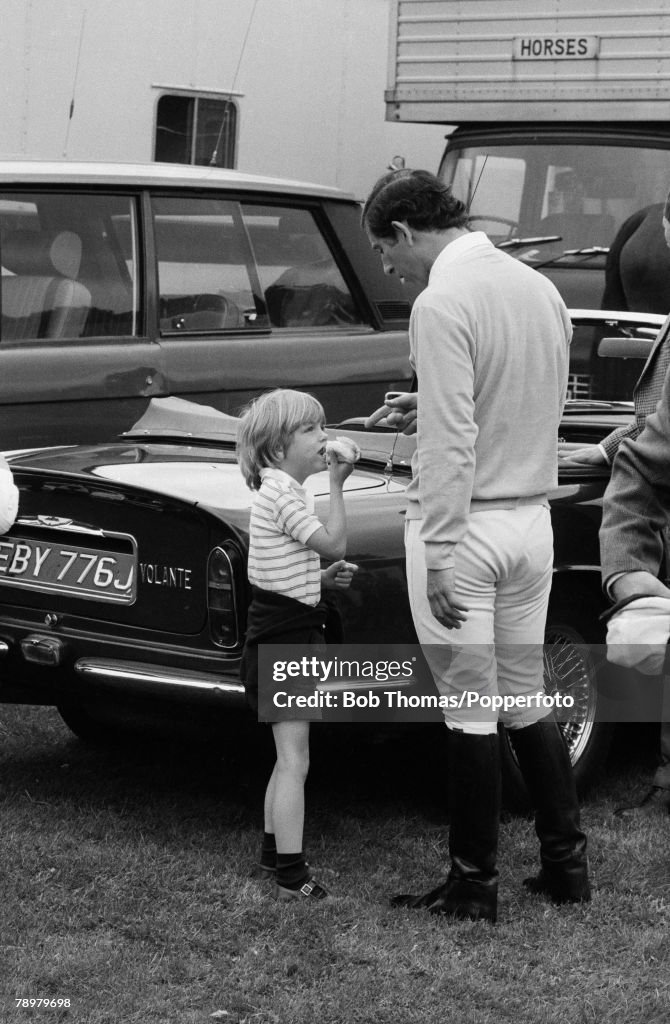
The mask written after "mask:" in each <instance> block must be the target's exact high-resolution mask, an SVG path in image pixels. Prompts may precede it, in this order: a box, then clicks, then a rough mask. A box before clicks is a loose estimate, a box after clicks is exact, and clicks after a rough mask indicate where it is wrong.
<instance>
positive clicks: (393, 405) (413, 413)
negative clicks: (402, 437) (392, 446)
mask: <svg viewBox="0 0 670 1024" xmlns="http://www.w3.org/2000/svg"><path fill="white" fill-rule="evenodd" d="M417 404H418V396H417V393H416V391H406V392H405V393H404V394H402V395H398V397H397V398H393V399H391V400H390V401H388V402H387V403H386V404H385V405H382V406H380V407H379V409H375V411H374V412H373V413H372V414H371V415H370V416H368V418H367V419H366V421H365V424H364V426H365V429H366V430H372V428H373V427H375V426H376V425H377V424H378V423H379V421H380V420H384V419H385V420H386V424H387V426H389V427H394V428H395V429H396V430H399V431H401V432H402V433H403V434H415V433H416V417H417Z"/></svg>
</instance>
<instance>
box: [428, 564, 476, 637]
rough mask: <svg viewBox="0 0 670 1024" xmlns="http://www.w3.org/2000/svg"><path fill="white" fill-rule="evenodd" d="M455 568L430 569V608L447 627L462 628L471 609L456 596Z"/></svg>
mask: <svg viewBox="0 0 670 1024" xmlns="http://www.w3.org/2000/svg"><path fill="white" fill-rule="evenodd" d="M455 575H456V570H455V569H429V570H428V586H427V590H426V592H427V594H428V602H429V604H430V610H431V612H432V613H433V615H434V616H435V618H436V619H437V621H438V622H441V623H442V625H443V626H446V627H447V629H460V628H461V623H462V622H465V620H466V619H467V614H466V613H467V612H468V611H469V610H470V609H469V608H468V607H467V606H466V605H464V604H462V603H461V602H460V601H459V600H458V598H457V597H456V587H455Z"/></svg>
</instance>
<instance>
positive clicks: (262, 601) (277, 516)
mask: <svg viewBox="0 0 670 1024" xmlns="http://www.w3.org/2000/svg"><path fill="white" fill-rule="evenodd" d="M324 424H325V414H324V411H323V407H322V406H321V404H320V403H319V402H318V401H317V400H316V399H315V398H314V397H313V396H312V395H309V394H304V393H303V392H300V391H291V390H287V389H277V390H275V391H270V392H267V393H266V394H264V395H261V396H260V397H259V398H257V399H255V400H254V401H253V402H251V404H250V405H249V406H247V408H246V410H245V411H244V412H243V414H242V417H241V422H240V428H239V433H238V442H237V453H238V460H239V464H240V468H241V470H242V474H243V476H244V478H245V480H246V482H247V484H248V485H249V487H250V488H251V489H252V490H254V491H256V498H255V500H254V503H253V506H252V510H251V520H250V526H249V563H248V573H249V582H250V584H251V588H252V600H251V603H250V606H249V611H248V626H247V636H246V642H245V649H244V653H243V659H242V673H241V674H242V678H243V680H244V684H245V690H246V694H247V700H248V702H249V704H250V706H251V708H252V709H253V710H254V711H255V712H258V683H259V680H258V671H259V670H258V645H259V644H262V643H271V644H301V645H304V644H308V645H310V646H312V647H315V648H316V649H321V648H322V647H323V645H324V642H325V639H324V638H325V627H326V622H327V619H328V614H329V608H328V605H327V603H326V602H325V601H323V600H322V590H326V589H337V588H342V589H346V588H347V587H348V586H349V585H350V583H351V580H352V577H353V574H354V573H355V572H356V570H357V568H358V567H357V566H356V565H354V564H353V563H351V562H346V561H345V560H344V554H345V550H346V513H345V508H344V497H343V493H342V488H343V485H344V481H345V480H346V479H347V477H348V476H349V475H350V473H351V471H352V469H353V464H352V463H351V462H344V461H342V462H341V461H338V459H337V458H335V457H333V456H332V455H331V456H328V461H327V455H326V442H327V440H328V435H327V434H326V432H325V430H324ZM326 468H328V470H329V473H330V510H329V515H328V521H327V522H326V523H322V522H321V521H320V520H319V519H318V518H317V517H316V516H315V515H314V511H313V507H314V506H313V500H311V499H310V498H309V496H308V494H307V492H306V491H305V489H304V487H303V484H304V482H305V480H306V479H307V477H309V476H311V475H312V474H313V473H319V472H321V471H322V470H325V469H326ZM320 557H324V558H329V559H335V561H334V562H333V563H332V564H331V565H329V566H328V568H327V569H324V570H322V569H321V562H320ZM286 685H287V688H289V689H290V684H286ZM309 724H310V723H309V721H305V720H296V721H275V722H272V732H273V736H274V742H275V747H276V752H277V760H276V763H275V766H274V769H273V771H272V775H271V776H270V781H269V783H268V786H267V790H266V794H265V805H264V817H265V826H264V829H265V830H264V836H263V842H262V846H261V853H260V860H259V867H260V871H261V874H263V875H265V876H266V877H274V879H275V896H276V897H277V899H282V900H291V899H307V900H322V899H324V898H325V897H326V896H327V895H328V893H327V891H326V889H325V888H324V887H323V886H322V885H320V884H319V883H318V882H317V881H316V880H315V879H314V878H312V877H310V872H309V866H308V864H307V862H306V860H305V854H304V851H303V826H304V816H305V792H304V787H305V779H306V777H307V771H308V768H309Z"/></svg>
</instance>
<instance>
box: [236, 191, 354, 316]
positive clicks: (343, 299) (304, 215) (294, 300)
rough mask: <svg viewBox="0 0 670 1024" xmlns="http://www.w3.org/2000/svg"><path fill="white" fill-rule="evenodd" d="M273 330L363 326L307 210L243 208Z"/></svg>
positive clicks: (251, 206)
mask: <svg viewBox="0 0 670 1024" xmlns="http://www.w3.org/2000/svg"><path fill="white" fill-rule="evenodd" d="M242 213H243V216H244V223H245V225H246V228H247V230H248V232H249V237H250V239H251V243H252V245H253V249H254V256H255V259H256V266H257V268H258V275H259V277H260V281H261V285H262V288H263V293H264V296H265V302H266V305H267V311H268V315H269V317H270V322H271V323H272V325H273V327H291V328H296V327H340V326H345V327H348V326H350V325H351V324H362V323H363V322H364V320H363V317H362V315H361V313H360V310H359V309H358V308H357V305H356V303H355V301H354V298H353V296H352V294H351V292H350V290H349V288H348V287H347V284H346V282H345V280H344V278H343V276H342V273H341V272H340V270H339V268H338V266H337V264H336V262H335V260H334V258H333V255H332V253H331V251H330V249H329V247H328V245H327V243H326V240H325V238H324V237H323V235H322V233H321V230H320V228H319V226H318V224H317V222H316V220H315V218H314V215H313V214H312V212H311V211H310V210H306V209H296V208H291V207H282V206H261V205H255V204H252V203H243V204H242Z"/></svg>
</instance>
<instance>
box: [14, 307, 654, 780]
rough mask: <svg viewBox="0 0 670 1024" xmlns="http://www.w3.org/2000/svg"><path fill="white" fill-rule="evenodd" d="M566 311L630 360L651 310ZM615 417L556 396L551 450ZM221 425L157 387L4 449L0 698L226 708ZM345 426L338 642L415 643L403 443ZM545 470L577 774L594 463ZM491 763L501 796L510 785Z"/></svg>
mask: <svg viewBox="0 0 670 1024" xmlns="http://www.w3.org/2000/svg"><path fill="white" fill-rule="evenodd" d="M656 319H657V320H659V319H660V318H656ZM574 320H575V324H576V335H575V336H576V344H577V345H578V346H579V345H581V344H583V343H584V342H583V338H582V336H584V337H586V338H587V339H590V338H591V337H592V335H593V332H594V331H596V332H598V333H599V334H602V333H603V331H604V330H605V331H606V332H607V333H608V334H609V335H611V337H610V338H609V339H606V340H605V341H602V342H601V349H604V348H607V347H608V346H609V347H610V348H614V349H615V350H617V349H618V347H619V346H621V345H622V344H623V345H628V346H630V345H633V347H635V346H638V347H640V349H641V351H640V352H639V353H638V354H642V350H644V349H646V348H648V346H649V342H648V340H646V339H647V334H646V333H645V332H648V331H650V330H651V329H652V326H653V318H649V317H647V318H644V317H643V318H639V317H637V318H635V317H632V316H628V315H626V316H622V317H621V319H620V320H619V321H617V322H614V321H611V320H610V321H609V322H608V324H606V325H602V324H600V322H599V317H598V315H597V314H576V315H575V316H574ZM639 330H641V331H642V334H641V335H640V334H639ZM636 339H637V340H636ZM584 344H585V343H584ZM597 358H598V357H594V359H597ZM602 362H605V360H602ZM608 362H612V363H615V362H617V360H608ZM635 366H636V367H637V368H638V369H639V366H640V364H639V362H638V361H635ZM367 411H369V410H367ZM631 411H632V407H631V405H630V403H616V402H607V401H604V400H593V399H587V400H576V401H570V402H569V403H568V408H567V410H566V415H565V417H564V421H563V425H562V436H561V439H560V440H559V447H560V448H562V450H563V452H564V453H565V452H566V451H569V450H570V448H571V447H572V448H574V447H575V446H580V445H582V444H584V443H587V442H593V441H597V440H598V438H601V437H602V436H604V434H606V433H607V432H608V431H609V430H610V429H612V427H613V426H615V425H620V424H622V423H624V422H626V421H627V420H628V419H629V417H630V415H631ZM236 422H237V421H236V420H235V419H234V418H233V417H230V416H228V415H226V414H223V413H220V412H218V411H216V410H212V409H208V408H206V407H205V406H202V405H198V404H193V403H189V402H185V401H184V400H182V399H178V398H165V399H158V400H155V401H153V402H152V403H151V406H150V408H149V410H148V411H147V413H146V414H145V415H144V416H143V417H142V419H141V420H140V421H139V422H138V423H137V424H136V426H135V427H134V428H133V429H131V430H130V431H128V432H127V433H125V434H124V435H122V436H120V437H118V438H116V439H113V440H110V441H108V442H107V443H104V444H89V445H80V446H74V447H71V448H60V449H58V448H52V449H45V450H41V451H36V452H33V453H24V454H19V455H15V456H13V457H12V459H11V463H12V468H13V472H14V474H15V478H16V481H17V483H18V485H19V487H20V491H21V504H20V518H19V520H18V521H17V523H16V524H15V526H14V527H13V528H12V530H11V531H10V532H9V533H8V534H6V535H5V536H3V537H0V702H17V703H31V702H36V703H43V704H48V705H55V706H57V707H58V709H59V710H60V712H61V714H62V716H63V718H64V719H65V721H66V722H67V723H68V725H69V726H70V727H71V728H72V729H73V730H74V731H75V732H76V733H78V734H79V735H81V736H91V735H93V734H95V733H96V732H98V733H99V732H100V731H101V730H104V729H105V727H106V723H107V722H108V721H109V720H110V718H111V717H113V712H115V711H118V709H119V708H120V707H129V708H130V707H133V708H140V707H142V706H144V707H153V708H158V707H159V706H160V707H161V708H166V707H168V706H169V705H175V704H176V705H179V703H180V702H181V704H182V706H183V702H186V703H188V704H189V705H200V706H202V707H205V708H207V707H209V708H211V709H212V711H213V710H214V709H216V708H221V709H222V710H223V711H224V712H225V711H226V710H227V709H230V708H232V707H234V706H240V705H241V704H242V692H241V687H240V683H239V678H238V670H239V661H240V653H241V647H242V642H243V637H244V628H245V618H246V607H247V602H248V590H247V581H246V572H245V555H246V547H247V525H248V514H249V505H250V500H251V494H250V492H249V491H248V489H247V488H246V486H245V485H244V483H243V481H242V477H241V475H240V473H239V471H238V468H237V465H236V462H235V452H234V440H235V433H236ZM346 432H350V433H351V435H352V436H354V437H355V439H356V440H357V441H358V442H359V443H360V445H361V447H362V449H363V456H362V458H361V461H360V463H359V464H358V465H357V467H356V469H355V471H354V473H353V474H352V476H351V477H350V478H349V480H348V481H347V484H346V503H347V512H348V523H349V529H348V536H349V541H348V552H347V557H348V558H349V559H351V560H352V561H355V562H357V563H358V564H359V565H360V571H359V573H358V575H357V576H356V578H355V581H354V584H353V585H352V587H351V589H350V590H349V591H347V592H338V593H337V594H336V601H337V608H338V614H339V617H340V619H341V624H342V627H343V630H344V636H345V638H346V640H347V642H350V643H356V644H357V643H360V644H363V643H375V644H399V643H408V644H413V643H415V642H416V638H415V635H414V632H413V628H412V623H411V615H410V611H409V605H408V598H407V589H406V580H405V571H404V551H403V516H402V512H403V509H404V491H405V487H406V484H407V481H408V479H409V472H410V470H409V461H410V457H411V452H412V450H413V446H414V439H413V438H407V437H405V436H403V435H396V434H395V433H394V432H392V431H384V430H383V429H380V430H378V431H375V432H373V433H363V432H362V431H361V429H360V423H359V422H356V421H350V422H348V423H344V424H340V425H338V426H337V427H336V428H335V430H334V433H335V434H343V433H346ZM559 465H560V473H559V486H558V487H557V489H556V491H555V492H554V493H553V494H552V495H551V506H552V516H553V524H554V530H555V538H556V542H555V576H554V584H553V589H552V596H551V606H550V612H549V620H548V626H547V637H546V644H547V646H546V667H547V687H548V689H549V690H554V689H558V690H561V691H563V692H569V693H570V694H571V695H573V696H574V698H575V708H574V714H573V716H572V718H571V720H570V721H569V722H567V723H566V724H565V726H564V728H565V733H566V736H567V739H568V742H569V745H570V749H571V754H572V758H573V762H574V763H575V766H576V771H577V774H578V777H579V779H580V781H581V782H584V783H585V782H587V781H588V780H589V779H590V778H591V777H592V775H593V773H594V771H595V770H596V768H597V767H598V765H599V764H600V763H601V761H602V758H603V756H604V753H605V751H606V749H607V744H608V741H609V735H610V732H611V726H610V725H609V724H608V723H607V722H603V721H600V720H598V704H599V701H600V700H601V694H600V692H599V689H598V687H597V686H596V680H595V673H594V665H593V656H592V651H591V650H590V648H589V647H586V646H584V645H585V644H596V643H600V642H602V638H603V631H602V628H601V626H600V624H599V622H598V616H599V614H600V612H601V611H602V610H603V609H604V607H605V600H604V598H603V595H602V591H601V584H600V574H599V553H598V526H599V522H600V511H601V509H600V499H601V496H602V493H603V490H604V487H605V484H606V481H607V476H608V472H607V470H606V469H602V468H594V467H585V466H578V465H576V464H570V463H569V462H564V461H561V462H560V463H559ZM309 485H310V486H311V487H312V488H313V490H314V493H315V495H316V501H317V513H318V512H319V511H320V512H321V514H322V515H323V514H325V513H327V491H328V476H327V474H326V473H323V474H319V475H318V476H315V477H312V478H310V481H309ZM506 761H507V774H508V783H509V785H510V787H511V791H512V792H514V791H515V789H518V786H519V784H520V780H519V778H518V777H517V775H516V774H515V767H514V764H513V762H512V761H511V757H510V756H509V755H508V757H507V759H506Z"/></svg>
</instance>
